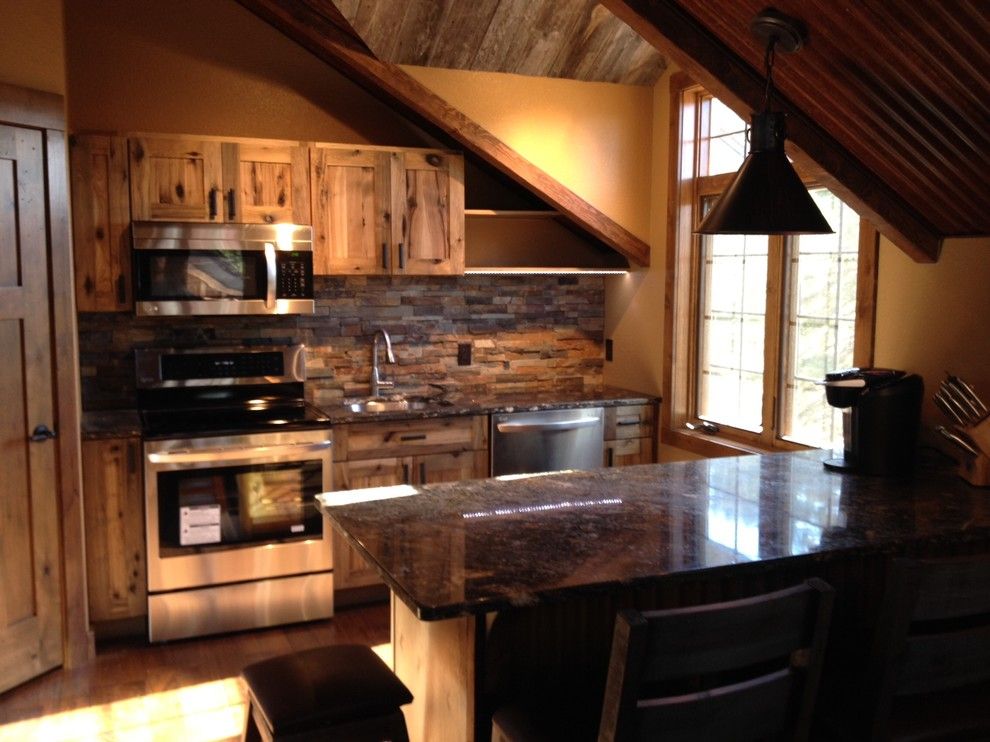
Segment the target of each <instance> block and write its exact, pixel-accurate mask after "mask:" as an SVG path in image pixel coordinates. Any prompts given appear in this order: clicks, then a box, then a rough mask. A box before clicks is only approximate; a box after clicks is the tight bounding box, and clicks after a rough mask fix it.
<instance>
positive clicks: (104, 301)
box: [69, 135, 132, 312]
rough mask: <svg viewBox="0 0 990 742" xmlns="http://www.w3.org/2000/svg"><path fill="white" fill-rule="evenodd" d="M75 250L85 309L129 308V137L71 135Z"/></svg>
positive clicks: (78, 294)
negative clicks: (127, 138)
mask: <svg viewBox="0 0 990 742" xmlns="http://www.w3.org/2000/svg"><path fill="white" fill-rule="evenodd" d="M69 156H70V165H69V170H70V175H71V183H72V253H73V261H74V263H75V274H76V307H77V309H79V311H81V312H120V311H126V310H128V309H131V307H132V304H131V245H130V232H129V230H128V227H129V226H130V223H131V214H130V195H129V194H128V184H127V181H128V178H127V140H126V139H124V138H123V137H107V136H95V135H94V136H74V137H72V140H71V150H70V153H69Z"/></svg>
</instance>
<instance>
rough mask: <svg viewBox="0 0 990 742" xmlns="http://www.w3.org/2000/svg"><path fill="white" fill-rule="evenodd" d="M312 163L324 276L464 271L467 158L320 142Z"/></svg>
mask: <svg viewBox="0 0 990 742" xmlns="http://www.w3.org/2000/svg"><path fill="white" fill-rule="evenodd" d="M310 162H311V172H310V175H311V181H312V202H313V231H314V241H315V244H314V251H315V254H316V255H315V260H314V263H315V266H316V272H317V273H322V274H352V275H376V274H379V275H381V274H385V275H388V274H407V275H431V274H433V275H458V274H461V273H463V272H464V158H463V157H462V156H461V155H457V154H452V153H450V152H444V151H440V150H436V151H434V150H389V149H382V148H374V147H367V148H353V147H350V148H345V147H338V146H318V147H315V148H314V149H313V150H312V153H311V157H310Z"/></svg>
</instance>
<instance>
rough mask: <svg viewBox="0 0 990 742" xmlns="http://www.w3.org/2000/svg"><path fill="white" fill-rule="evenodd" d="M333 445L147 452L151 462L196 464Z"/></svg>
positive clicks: (310, 450) (324, 448)
mask: <svg viewBox="0 0 990 742" xmlns="http://www.w3.org/2000/svg"><path fill="white" fill-rule="evenodd" d="M332 445H333V441H330V440H325V441H317V442H316V443H297V444H289V445H284V446H249V447H247V448H244V447H243V446H236V447H230V448H203V449H200V450H197V451H161V452H158V453H149V454H148V461H149V462H151V463H152V464H197V463H202V462H210V461H242V460H245V459H250V458H252V457H256V456H266V457H268V456H272V455H276V456H288V455H294V454H297V453H318V452H319V451H325V450H326V449H328V448H330V446H332Z"/></svg>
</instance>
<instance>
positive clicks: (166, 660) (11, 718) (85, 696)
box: [0, 603, 389, 742]
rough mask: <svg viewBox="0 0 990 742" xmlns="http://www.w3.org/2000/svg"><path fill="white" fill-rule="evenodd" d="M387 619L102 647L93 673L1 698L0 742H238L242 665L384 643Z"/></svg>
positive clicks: (349, 614) (365, 611)
mask: <svg viewBox="0 0 990 742" xmlns="http://www.w3.org/2000/svg"><path fill="white" fill-rule="evenodd" d="M388 615H389V614H388V605H387V604H385V603H381V604H376V605H372V606H362V607H356V608H347V609H343V610H340V611H338V612H337V614H336V615H335V616H334V618H332V619H330V620H328V621H317V622H312V623H307V624H298V625H293V626H286V627H278V628H274V629H264V630H258V631H247V632H241V633H238V634H228V635H224V636H219V637H210V638H204V639H187V640H183V641H175V642H169V643H166V644H155V645H149V644H148V643H147V642H145V641H142V640H139V639H130V640H115V641H113V642H106V643H101V644H98V645H97V653H96V659H95V660H94V661H93V662H91V663H90V664H88V665H87V666H85V667H81V668H77V669H74V670H53V671H52V672H50V673H47V674H45V675H43V676H41V677H39V678H36V679H35V680H32V681H30V682H28V683H26V684H24V685H22V686H20V687H18V688H14V689H13V690H10V691H8V692H7V693H4V694H2V695H0V742H7V740H18V742H20V741H21V740H45V742H61V741H68V740H80V741H81V740H87V741H89V740H99V741H100V742H110V741H117V740H131V739H133V740H149V741H150V740H155V741H157V740H162V741H163V742H164V740H184V741H187V740H203V742H206V741H207V740H209V741H212V740H227V739H231V738H234V739H236V738H238V735H239V734H240V730H241V725H242V723H243V719H244V713H245V708H246V707H245V700H244V698H245V697H244V689H243V687H242V683H241V682H240V681H239V679H238V675H239V673H240V671H241V669H242V668H243V667H245V666H246V665H249V664H251V663H252V662H257V661H258V660H262V659H265V658H267V657H273V656H275V655H279V654H284V653H286V652H293V651H298V650H301V649H309V648H310V647H316V646H321V645H327V644H367V645H369V646H376V645H382V644H387V643H388V641H389V618H388Z"/></svg>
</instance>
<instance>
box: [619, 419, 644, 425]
mask: <svg viewBox="0 0 990 742" xmlns="http://www.w3.org/2000/svg"><path fill="white" fill-rule="evenodd" d="M615 424H616V425H639V418H638V417H637V418H636V419H635V420H616V421H615Z"/></svg>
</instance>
